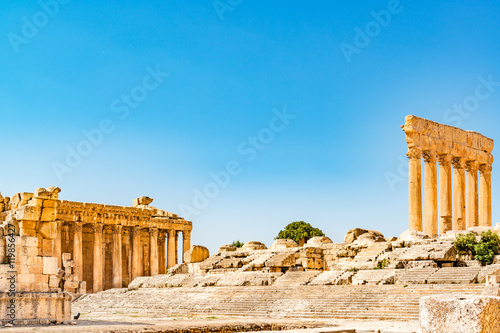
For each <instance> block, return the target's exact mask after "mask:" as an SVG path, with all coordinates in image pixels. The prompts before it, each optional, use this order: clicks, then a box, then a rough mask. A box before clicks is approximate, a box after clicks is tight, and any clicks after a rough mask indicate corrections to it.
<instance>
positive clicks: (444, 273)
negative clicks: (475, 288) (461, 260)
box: [427, 267, 482, 284]
mask: <svg viewBox="0 0 500 333" xmlns="http://www.w3.org/2000/svg"><path fill="white" fill-rule="evenodd" d="M481 269H482V268H481V267H443V268H441V269H440V270H438V271H436V272H435V273H433V274H432V275H431V276H430V277H429V278H428V280H427V283H430V284H450V283H456V284H469V283H475V282H476V281H477V276H478V275H479V272H481Z"/></svg>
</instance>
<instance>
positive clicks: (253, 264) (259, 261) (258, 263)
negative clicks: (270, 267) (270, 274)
mask: <svg viewBox="0 0 500 333" xmlns="http://www.w3.org/2000/svg"><path fill="white" fill-rule="evenodd" d="M275 255H276V253H275V252H270V251H269V252H264V253H262V254H260V255H258V256H256V257H255V259H254V260H252V261H250V262H249V263H248V264H246V265H244V266H243V267H241V268H240V269H239V271H241V272H246V271H251V270H253V269H254V268H262V267H264V263H265V262H266V261H268V260H269V259H271V258H272V257H274V256H275Z"/></svg>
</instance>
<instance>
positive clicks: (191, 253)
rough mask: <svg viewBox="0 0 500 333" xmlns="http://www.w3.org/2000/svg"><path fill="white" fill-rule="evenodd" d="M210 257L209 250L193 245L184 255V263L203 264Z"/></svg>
mask: <svg viewBox="0 0 500 333" xmlns="http://www.w3.org/2000/svg"><path fill="white" fill-rule="evenodd" d="M208 257H210V253H209V251H208V249H207V248H206V247H204V246H201V245H193V246H191V248H190V249H189V250H188V251H186V253H184V262H185V263H187V264H191V263H195V262H201V261H203V260H205V259H207V258H208Z"/></svg>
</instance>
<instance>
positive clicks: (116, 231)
mask: <svg viewBox="0 0 500 333" xmlns="http://www.w3.org/2000/svg"><path fill="white" fill-rule="evenodd" d="M122 229H123V226H122V225H121V224H115V225H113V234H115V235H117V234H121V233H122Z"/></svg>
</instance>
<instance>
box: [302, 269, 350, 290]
mask: <svg viewBox="0 0 500 333" xmlns="http://www.w3.org/2000/svg"><path fill="white" fill-rule="evenodd" d="M343 274H344V271H325V272H323V273H321V274H320V275H318V276H316V277H315V278H314V279H312V281H311V282H309V285H311V286H326V285H335V284H337V282H338V280H339V278H340V277H341V276H342V275H343Z"/></svg>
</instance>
